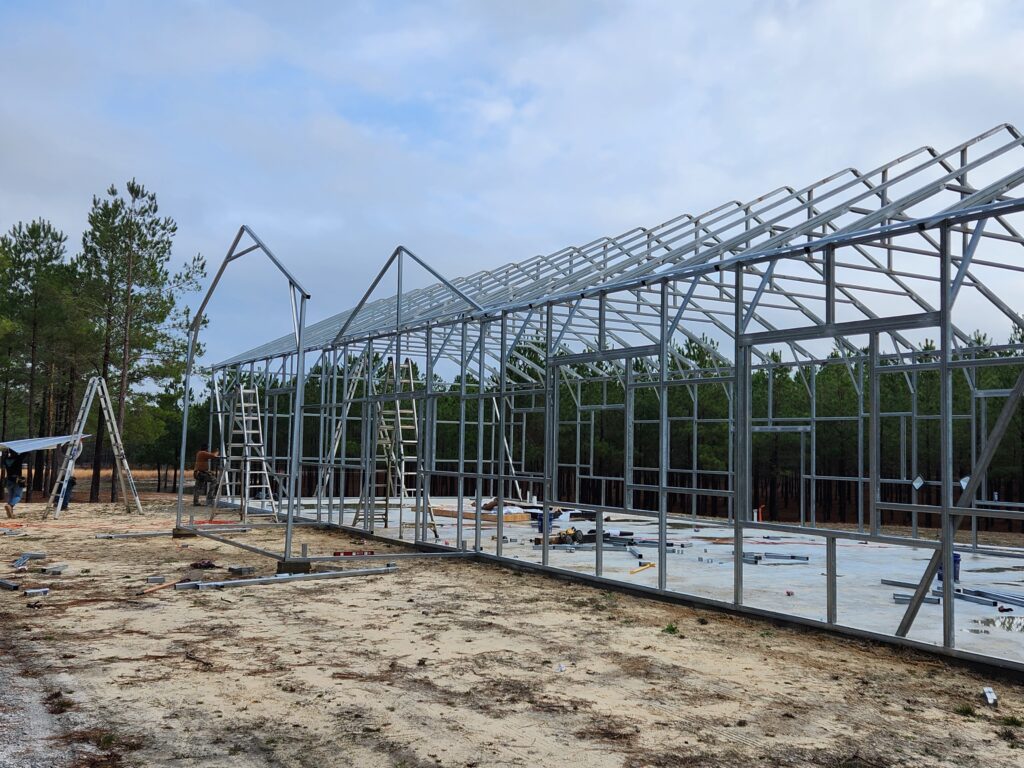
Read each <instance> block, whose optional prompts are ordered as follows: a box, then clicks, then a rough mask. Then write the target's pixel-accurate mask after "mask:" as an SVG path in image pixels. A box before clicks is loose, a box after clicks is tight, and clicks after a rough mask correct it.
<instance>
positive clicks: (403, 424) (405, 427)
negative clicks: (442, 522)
mask: <svg viewBox="0 0 1024 768" xmlns="http://www.w3.org/2000/svg"><path fill="white" fill-rule="evenodd" d="M385 366H386V367H385V371H384V375H385V378H384V382H383V386H382V391H383V392H384V393H389V392H394V393H396V395H395V397H394V399H390V398H387V399H384V400H382V401H381V402H380V404H379V405H378V410H377V414H376V439H375V449H374V464H373V470H372V479H371V482H370V485H371V487H372V490H373V499H372V501H373V520H374V522H375V523H378V522H379V523H381V524H383V525H384V526H385V527H387V526H388V524H389V519H390V512H391V500H392V498H396V499H397V501H398V508H399V521H400V522H399V524H400V525H401V509H402V507H403V505H404V504H405V499H407V498H416V491H417V474H418V473H417V464H418V461H419V460H418V458H417V449H418V447H419V437H420V434H419V418H418V416H417V413H416V400H415V399H413V398H404V397H399V396H398V394H400V393H403V392H405V393H410V394H411V393H413V392H415V390H416V376H415V372H414V370H413V365H412V361H411V360H409V359H408V358H407V359H406V360H405V361H404V362H403V363H402V364H401V365H399V364H398V362H397V361H395V360H394V359H390V360H388V362H387V363H385ZM403 374H404V378H403ZM380 464H383V465H384V468H383V470H381V469H379V468H378V467H379V466H380ZM382 474H383V476H382ZM381 498H382V499H383V500H384V508H383V509H380V508H379V507H378V506H377V499H381ZM422 502H423V507H424V515H426V517H427V523H426V526H427V528H429V529H430V530H431V532H432V533H433V534H434V538H435V539H436V538H439V534H438V532H437V524H436V523H435V521H434V512H433V510H431V508H430V500H429V498H428V497H427V495H426V494H424V496H423V499H422ZM368 506H370V499H367V497H366V493H365V491H364V493H363V494H362V495H361V497H360V499H359V504H358V506H357V507H356V511H355V513H354V514H353V516H352V525H353V526H359V525H361V524H363V521H364V518H365V514H364V508H366V507H368Z"/></svg>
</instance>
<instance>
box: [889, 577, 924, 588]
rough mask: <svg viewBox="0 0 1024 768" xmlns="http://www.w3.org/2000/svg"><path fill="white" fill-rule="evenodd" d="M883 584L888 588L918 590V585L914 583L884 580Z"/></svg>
mask: <svg viewBox="0 0 1024 768" xmlns="http://www.w3.org/2000/svg"><path fill="white" fill-rule="evenodd" d="M882 584H883V585H884V586H887V587H903V589H917V584H915V583H914V582H912V581H897V580H896V579H882Z"/></svg>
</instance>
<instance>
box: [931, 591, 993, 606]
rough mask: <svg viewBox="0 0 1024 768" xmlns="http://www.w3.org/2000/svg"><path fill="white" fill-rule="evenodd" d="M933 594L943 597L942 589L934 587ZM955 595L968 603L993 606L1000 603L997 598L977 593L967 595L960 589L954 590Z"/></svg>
mask: <svg viewBox="0 0 1024 768" xmlns="http://www.w3.org/2000/svg"><path fill="white" fill-rule="evenodd" d="M932 595H934V596H935V597H942V590H941V589H933V590H932ZM953 597H955V598H956V599H957V600H964V601H966V602H968V603H977V604H978V605H987V606H989V607H993V608H994V607H995V606H997V605H999V603H997V602H996V601H995V600H992V599H991V598H988V597H977V596H976V595H965V594H964V593H963V592H961V591H960V590H956V591H955V592H953Z"/></svg>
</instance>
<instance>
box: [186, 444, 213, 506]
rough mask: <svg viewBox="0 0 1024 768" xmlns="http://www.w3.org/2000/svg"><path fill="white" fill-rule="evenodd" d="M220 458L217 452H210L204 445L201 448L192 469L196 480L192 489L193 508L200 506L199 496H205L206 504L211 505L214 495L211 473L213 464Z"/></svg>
mask: <svg viewBox="0 0 1024 768" xmlns="http://www.w3.org/2000/svg"><path fill="white" fill-rule="evenodd" d="M219 458H220V454H218V453H217V451H210V450H209V449H208V447H207V446H206V445H205V444H204V445H203V446H201V447H200V449H199V451H198V452H197V453H196V463H195V466H194V467H193V469H192V477H194V478H195V481H196V484H195V487H194V488H193V489H192V506H193V507H198V506H199V494H200V493H202V494H205V496H206V503H207V504H210V503H211V497H212V496H213V493H214V487H213V479H214V475H213V472H211V471H210V465H211V462H213V463H215V462H216V460H217V459H219Z"/></svg>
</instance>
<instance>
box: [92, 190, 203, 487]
mask: <svg viewBox="0 0 1024 768" xmlns="http://www.w3.org/2000/svg"><path fill="white" fill-rule="evenodd" d="M176 232H177V224H175V222H174V219H172V218H171V217H169V216H164V217H161V216H160V215H159V209H158V206H157V199H156V195H155V194H154V193H152V192H148V191H146V188H145V187H143V186H142V185H141V184H140V183H138V182H137V181H135V180H134V179H133V180H131V181H129V182H128V183H127V184H126V185H125V193H124V194H123V195H122V194H120V193H119V192H118V190H117V188H116V187H115V186H113V185H112V186H111V187H110V188H109V189H108V190H107V193H106V195H105V196H103V197H94V198H93V203H92V210H91V211H90V213H89V229H88V230H87V231H86V232H85V234H84V235H83V237H82V256H81V264H82V269H83V273H84V278H85V285H86V291H87V293H88V295H89V297H90V299H91V304H92V307H93V312H94V322H95V323H96V326H97V329H98V331H99V334H100V337H101V339H102V345H101V353H100V354H101V356H100V360H99V366H98V368H99V372H100V375H101V376H103V377H104V378H107V379H108V380H109V378H110V374H111V372H112V371H113V370H116V372H117V375H118V385H117V387H116V393H117V395H116V400H117V402H116V404H115V412H116V416H115V418H116V419H117V424H118V428H119V429H122V430H123V427H124V418H125V409H126V406H127V402H128V397H129V393H130V390H131V388H132V387H133V386H135V385H137V384H140V383H142V382H145V381H147V380H153V379H163V378H165V377H166V376H167V375H168V370H167V366H168V358H170V357H174V356H176V350H177V348H178V347H180V343H179V342H178V340H177V338H176V337H177V336H178V335H179V334H178V329H179V327H180V322H176V321H180V319H181V318H180V312H179V311H178V301H179V299H180V297H181V295H182V293H183V292H186V291H191V290H195V289H196V288H197V287H198V280H199V279H200V278H201V277H202V276H203V275H204V274H205V263H204V261H203V259H202V257H201V256H199V255H196V256H195V257H194V258H193V259H191V261H189V262H188V263H187V264H186V265H185V266H184V268H183V269H182V270H181V271H180V272H176V273H173V274H172V273H171V272H170V271H169V264H170V260H171V255H172V244H173V240H174V235H175V234H176ZM106 429H107V426H106V425H105V424H104V423H103V420H102V418H101V419H100V422H99V424H98V425H97V428H96V445H97V447H98V446H100V445H102V444H103V440H104V437H105V433H106ZM99 480H100V462H99V461H95V462H94V463H93V476H92V487H91V490H90V500H92V501H98V500H99ZM114 500H116V490H115V488H114V487H113V486H112V487H111V501H114Z"/></svg>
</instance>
